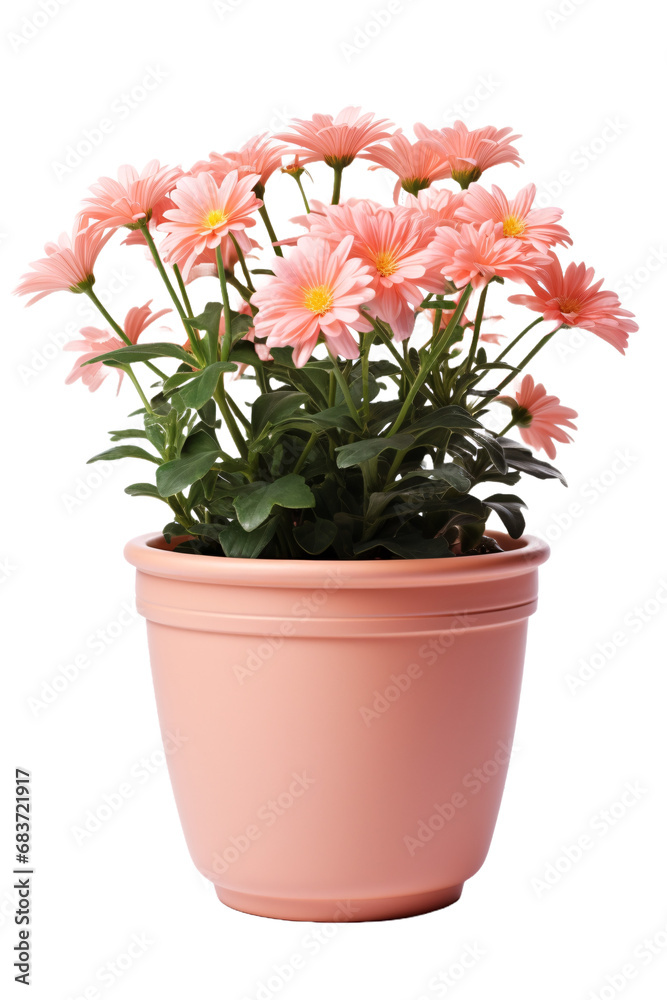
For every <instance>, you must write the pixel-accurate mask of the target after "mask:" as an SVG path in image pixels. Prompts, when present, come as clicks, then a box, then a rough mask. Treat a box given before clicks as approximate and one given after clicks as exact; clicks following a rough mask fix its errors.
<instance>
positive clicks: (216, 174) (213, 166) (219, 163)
mask: <svg viewBox="0 0 667 1000" xmlns="http://www.w3.org/2000/svg"><path fill="white" fill-rule="evenodd" d="M232 170H237V171H238V174H239V177H243V176H244V174H248V173H250V171H249V170H239V169H238V167H237V165H236V164H235V163H234V162H233V161H232V160H230V159H229V158H228V157H226V156H223V155H222V153H209V158H208V160H197V162H196V163H195V164H193V165H192V167H191V168H190V170H189V171H188V175H189V176H190V177H199V175H200V174H211V175H212V176H213V178H214V179H215V182H216V184H222V182H223V181H224V179H225V177H226V176H227V174H231V172H232Z"/></svg>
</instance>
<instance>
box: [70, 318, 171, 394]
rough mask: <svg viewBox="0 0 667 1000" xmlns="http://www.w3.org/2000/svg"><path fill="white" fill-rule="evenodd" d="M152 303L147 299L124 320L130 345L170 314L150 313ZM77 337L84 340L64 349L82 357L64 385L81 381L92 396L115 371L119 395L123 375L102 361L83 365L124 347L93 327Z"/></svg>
mask: <svg viewBox="0 0 667 1000" xmlns="http://www.w3.org/2000/svg"><path fill="white" fill-rule="evenodd" d="M152 301H153V300H152V299H149V300H148V302H147V303H146V304H145V305H143V306H133V307H132V309H130V310H129V312H128V314H127V316H126V317H125V326H124V331H125V336H126V337H128V339H129V340H130V342H131V343H133V344H136V343H137V341H138V340H139V336H140V334H142V333H143V331H144V330H145V329H146V327H147V326H150V324H151V323H154V322H155V320H156V319H159V318H160V316H164V315H165V314H166V313H168V312H171V310H170V309H160V311H159V312H156V313H151V309H150V306H151V302H152ZM80 333H81V336H82V337H83V340H70V342H69V343H68V344H65V345H64V347H63V350H65V351H83V354H82V355H81V357H80V358H77V360H76V361H75V363H74V367H73V368H72V370H71V372H70V373H69V375H68V376H67V378H66V379H65V384H66V385H71V384H72V382H75V381H76V380H77V379H78V378H80V379H81V381H82V382H83V384H84V385H85V386H87V387H88V388H89V389H90V391H91V392H95V390H96V389H99V387H100V386H101V385H102V382H103V381H104V379H105V378H106V377H107V375H108V374H109V373H110V372H111V371H115V372H116V373H117V375H118V389H117V390H116V392H117V393H118V392H120V386H121V382H122V381H123V374H124V373H123V372H122V371H121V370H120V369H119V368H115V369H112V368H108V367H107V366H106V365H105V364H104V362H103V361H99V362H98V363H97V364H94V365H86V364H85V362H86V361H92V359H93V358H97V357H99V355H100V354H106V353H107V352H108V351H117V350H118V348H119V347H126V346H127V345H126V344H125V343H124V342H123V341H122V340H121V339H120V337H117V336H116V335H115V334H112V333H109V331H108V330H99V329H97V328H96V327H94V326H84V327H83V329H82V330H81V331H80ZM84 365H85V367H84Z"/></svg>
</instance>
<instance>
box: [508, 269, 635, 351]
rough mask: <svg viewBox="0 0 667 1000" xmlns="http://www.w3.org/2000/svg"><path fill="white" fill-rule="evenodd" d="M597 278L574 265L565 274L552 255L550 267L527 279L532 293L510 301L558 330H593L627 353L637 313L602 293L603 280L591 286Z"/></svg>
mask: <svg viewBox="0 0 667 1000" xmlns="http://www.w3.org/2000/svg"><path fill="white" fill-rule="evenodd" d="M594 275H595V271H594V270H593V268H592V267H586V265H585V264H574V263H572V264H570V265H569V266H568V268H567V270H566V271H565V273H564V274H563V269H562V267H561V263H560V261H559V260H558V258H557V257H556V254H555V253H550V254H549V261H548V264H547V266H545V267H543V268H541V269H540V273H539V274H538V275H537V276H528V277H527V278H526V282H527V284H528V285H529V287H530V289H531V291H532V293H533V294H532V295H512V296H510V298H509V300H508V301H509V302H515V303H517V304H518V305H521V306H528V308H529V309H532V310H534V311H535V312H539V313H542V315H543V316H544V319H545V320H547V321H548V322H553V323H554V329H555V330H556V329H558V327H560V326H561V325H563V324H564V325H565V326H580V327H582V329H584V330H590V331H591V333H594V334H595V335H596V336H597V337H601V338H602V340H606V341H607V343H608V344H611V346H612V347H615V348H616V350H617V351H620V352H621V354H625V349H626V347H627V346H628V334H630V333H634V332H635V331H636V330H638V329H639V327H638V326H637V324H636V323H635V322H634V313H631V312H629V311H628V310H627V309H622V308H621V303H620V301H619V298H618V295H617V294H616V293H615V292H610V291H600V286H601V285H602V278H601V279H600V280H599V281H596V282H595V284H594V285H593V284H591V282H592V281H593V277H594Z"/></svg>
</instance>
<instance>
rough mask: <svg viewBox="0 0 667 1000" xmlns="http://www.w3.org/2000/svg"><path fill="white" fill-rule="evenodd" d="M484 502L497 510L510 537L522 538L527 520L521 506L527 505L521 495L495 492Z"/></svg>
mask: <svg viewBox="0 0 667 1000" xmlns="http://www.w3.org/2000/svg"><path fill="white" fill-rule="evenodd" d="M484 503H485V504H486V506H487V507H490V508H491V510H494V511H495V512H496V514H497V515H498V517H499V518H500V520H501V521H502V522H503V524H504V525H505V527H506V528H507V533H508V535H509V536H510V538H521V536H522V535H523V533H524V531H525V530H526V521H525V519H524V516H523V514H522V513H521V508H522V507H525V506H526V505H525V503H524V502H523V500H522V499H521V497H517V496H514V494H513V493H494V494H493V496H491V497H487V498H486V500H484Z"/></svg>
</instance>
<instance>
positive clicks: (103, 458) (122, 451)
mask: <svg viewBox="0 0 667 1000" xmlns="http://www.w3.org/2000/svg"><path fill="white" fill-rule="evenodd" d="M118 458H143V459H146V461H148V462H155V464H156V465H159V464H160V459H159V458H157V457H156V456H155V455H151V454H150V453H149V452H147V451H146V450H145V449H144V448H139V446H138V445H136V444H119V445H118V447H117V448H109V449H108V450H107V451H101V452H100V453H99V455H93V457H92V458H89V459H88V461H87V463H86V464H87V465H90V463H91V462H113V461H115V460H116V459H118Z"/></svg>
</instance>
